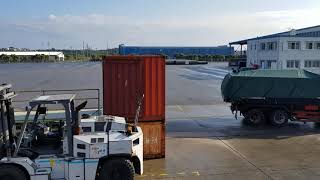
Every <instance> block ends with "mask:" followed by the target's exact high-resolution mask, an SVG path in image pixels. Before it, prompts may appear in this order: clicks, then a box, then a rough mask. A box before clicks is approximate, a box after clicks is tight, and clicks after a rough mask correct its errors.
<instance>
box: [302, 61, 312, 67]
mask: <svg viewBox="0 0 320 180" xmlns="http://www.w3.org/2000/svg"><path fill="white" fill-rule="evenodd" d="M304 67H306V68H310V67H312V61H304Z"/></svg>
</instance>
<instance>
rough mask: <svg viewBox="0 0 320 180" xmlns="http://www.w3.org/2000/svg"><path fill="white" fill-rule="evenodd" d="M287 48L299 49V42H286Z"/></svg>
mask: <svg viewBox="0 0 320 180" xmlns="http://www.w3.org/2000/svg"><path fill="white" fill-rule="evenodd" d="M288 49H300V42H298V41H294V42H288Z"/></svg>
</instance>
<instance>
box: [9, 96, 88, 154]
mask: <svg viewBox="0 0 320 180" xmlns="http://www.w3.org/2000/svg"><path fill="white" fill-rule="evenodd" d="M75 96H76V95H75V94H59V95H44V96H39V97H37V98H35V99H32V100H31V101H30V102H29V106H28V107H26V110H27V114H26V117H25V123H24V125H23V126H22V129H21V134H20V136H19V139H18V142H17V148H16V151H15V154H14V155H17V154H18V151H19V149H20V146H21V143H22V140H23V138H24V136H23V134H24V132H25V131H26V128H27V122H28V119H29V116H30V114H31V112H32V111H33V110H34V109H36V112H35V115H34V118H33V122H32V124H31V125H32V126H34V125H35V124H36V123H37V122H38V119H39V116H40V115H41V114H46V113H47V108H46V107H45V106H46V105H58V104H61V105H62V106H63V108H64V111H65V125H66V126H65V128H66V129H65V132H66V134H65V136H66V137H67V139H66V141H65V142H66V146H67V149H68V152H67V153H66V154H64V155H66V156H72V155H73V147H72V145H73V135H75V134H77V132H78V131H79V130H78V127H79V121H80V120H79V112H80V110H81V109H83V108H84V107H85V105H86V103H87V101H85V102H83V103H82V104H80V105H79V106H77V107H75V103H74V98H75Z"/></svg>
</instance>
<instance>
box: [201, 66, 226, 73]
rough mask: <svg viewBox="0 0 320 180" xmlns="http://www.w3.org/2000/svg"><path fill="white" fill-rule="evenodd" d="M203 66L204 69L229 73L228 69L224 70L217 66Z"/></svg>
mask: <svg viewBox="0 0 320 180" xmlns="http://www.w3.org/2000/svg"><path fill="white" fill-rule="evenodd" d="M205 68H206V69H211V70H215V71H221V72H225V73H230V71H228V70H224V69H218V68H213V67H205Z"/></svg>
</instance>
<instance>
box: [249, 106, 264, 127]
mask: <svg viewBox="0 0 320 180" xmlns="http://www.w3.org/2000/svg"><path fill="white" fill-rule="evenodd" d="M244 122H245V123H246V124H249V125H254V126H257V125H261V124H263V123H264V122H265V116H264V113H263V111H261V110H259V109H251V110H249V111H248V112H246V113H245V114H244Z"/></svg>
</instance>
